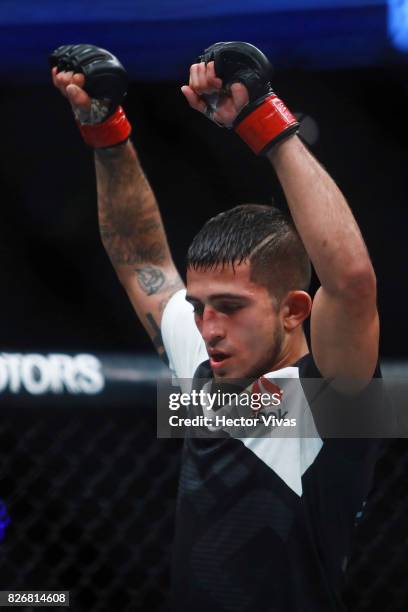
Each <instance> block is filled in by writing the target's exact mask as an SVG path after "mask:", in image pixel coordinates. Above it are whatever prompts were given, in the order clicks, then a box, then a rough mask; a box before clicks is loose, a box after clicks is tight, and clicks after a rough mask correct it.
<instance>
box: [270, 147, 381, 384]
mask: <svg viewBox="0 0 408 612" xmlns="http://www.w3.org/2000/svg"><path fill="white" fill-rule="evenodd" d="M267 155H268V158H269V160H270V161H271V163H272V165H273V167H274V169H275V171H276V173H277V176H278V178H279V181H280V183H281V185H282V187H283V190H284V193H285V196H286V199H287V202H288V205H289V208H290V211H291V214H292V217H293V220H294V223H295V225H296V228H297V230H298V232H299V234H300V236H301V238H302V241H303V243H304V245H305V248H306V250H307V253H308V255H309V257H310V259H311V261H312V263H313V265H314V268H315V270H316V273H317V276H318V278H319V280H320V283H321V287H320V288H319V290H318V291H317V293H316V296H315V298H314V302H313V308H312V315H311V349H312V354H313V357H314V360H315V362H316V365H317V367H318V368H319V370H320V372H321V373H322V375H323V376H324V377H328V378H335V379H336V380H337V386H338V387H339V388H342V386H343V385H346V388H349V387H350V385H351V388H352V389H358V388H361V387H363V386H364V385H365V384H366V383H367V382H368V381H369V380H370V379H371V377H372V374H373V372H374V370H375V367H376V363H377V360H378V341H379V320H378V311H377V296H376V277H375V273H374V269H373V266H372V264H371V261H370V257H369V254H368V251H367V248H366V245H365V243H364V240H363V238H362V236H361V233H360V230H359V228H358V225H357V222H356V220H355V219H354V216H353V214H352V212H351V210H350V208H349V206H348V204H347V202H346V200H345V198H344V196H343V195H342V193H341V191H340V190H339V188H338V187H337V185H336V184H335V182H334V181H333V180H332V179H331V177H330V176H329V175H328V173H327V172H326V171H325V170H324V169H323V168H322V166H321V165H320V164H319V163H318V162H317V161H316V159H315V158H314V157H313V156H312V155H311V154H310V152H309V151H308V150H307V148H306V147H305V146H304V145H303V144H302V142H301V141H300V139H299V138H298V137H297V136H292V137H289V138H288V139H286V140H283V141H282V142H281V143H278V144H277V145H275V146H274V147H273V148H272V149H271V150H270V151H269V152H268V154H267ZM344 379H347V382H346V381H345V380H344ZM335 384H336V383H335Z"/></svg>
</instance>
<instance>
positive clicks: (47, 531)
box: [0, 0, 408, 612]
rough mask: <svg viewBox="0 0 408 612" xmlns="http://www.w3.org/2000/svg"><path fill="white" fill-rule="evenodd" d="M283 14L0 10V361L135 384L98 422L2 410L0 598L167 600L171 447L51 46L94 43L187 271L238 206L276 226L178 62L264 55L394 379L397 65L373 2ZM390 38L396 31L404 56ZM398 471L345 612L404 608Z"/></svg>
mask: <svg viewBox="0 0 408 612" xmlns="http://www.w3.org/2000/svg"><path fill="white" fill-rule="evenodd" d="M285 4H286V5H287V9H288V10H285V6H284V5H285ZM293 4H295V3H294V1H293V2H292V3H289V2H287V3H285V2H284V1H283V0H282V1H279V2H278V0H276V2H271V3H270V6H269V7H268V6H267V3H265V2H261V1H260V0H254V1H253V2H251V6H250V7H248V3H240V2H239V0H234V1H230V0H228V2H227V1H225V2H223V1H221V2H219V1H217V2H214V1H212V0H208V2H206V3H205V4H204V3H196V2H193V0H192V1H191V2H189V1H188V0H179V1H178V0H174V1H172V2H159V1H157V2H156V1H153V0H139V1H138V2H137V3H135V2H134V1H133V0H118V2H115V4H113V3H112V2H109V1H108V0H100V1H98V2H96V3H84V2H79V1H78V0H72V2H70V3H62V2H58V1H55V0H54V1H51V0H38V1H37V2H36V3H34V2H29V1H27V2H21V3H15V2H12V1H11V0H3V1H2V2H1V3H0V116H1V145H2V146H1V147H0V185H1V196H2V197H1V220H0V270H1V272H2V279H3V282H2V284H1V290H2V291H1V310H0V312H1V318H0V338H1V340H0V351H11V352H22V353H25V352H31V353H32V352H35V353H37V352H40V353H41V352H48V351H51V352H58V353H60V352H65V353H69V352H93V351H95V352H105V351H107V352H108V353H109V355H110V357H109V358H110V359H111V358H112V353H111V352H112V351H114V352H115V353H123V354H124V355H122V356H119V363H122V365H119V366H117V368H116V370H115V367H111V368H110V371H111V373H112V372H114V373H115V372H116V373H118V372H122V373H123V370H124V369H126V368H124V367H123V364H126V367H127V372H129V371H131V372H132V373H134V375H135V377H134V379H131V377H130V378H129V380H127V381H125V382H124V383H123V384H122V382H123V381H120V380H116V382H115V384H116V385H117V387H115V389H117V391H115V393H116V395H115V397H111V395H109V393H106V392H105V393H103V394H101V395H100V396H96V397H95V398H93V399H92V398H91V400H92V402H93V403H92V402H91V403H89V402H88V399H89V398H86V397H84V396H73V395H69V393H65V394H64V396H63V397H62V396H60V397H57V396H52V394H49V395H48V396H47V397H45V396H44V397H42V396H41V397H37V398H33V397H32V396H29V394H27V393H24V392H22V393H20V394H18V395H17V394H16V396H15V397H13V398H10V395H11V394H8V396H7V398H6V396H4V395H1V397H0V405H1V419H0V529H1V527H2V525H4V524H5V520H4V516H5V515H4V512H6V513H7V514H8V515H9V517H10V523H9V525H8V526H7V527H6V528H5V531H4V532H1V531H0V588H2V589H8V588H15V589H30V588H35V589H43V588H48V589H69V590H70V591H71V597H72V609H74V610H75V611H81V612H82V611H84V612H85V611H86V612H89V610H92V612H94V611H95V612H97V611H98V610H101V611H104V612H105V611H108V610H109V611H111V610H113V609H115V610H120V611H121V612H122V611H123V612H125V610H126V611H127V610H129V612H135V611H139V610H140V611H141V612H145V611H146V612H147V611H149V612H154V611H157V612H158V611H159V610H160V611H161V609H162V604H164V603H165V601H166V599H167V595H168V588H169V560H170V555H171V544H172V537H173V523H174V509H175V495H176V489H177V477H178V469H179V447H180V444H179V441H176V440H168V441H163V440H157V439H156V430H155V426H156V423H155V410H154V405H155V389H154V384H153V383H154V379H155V377H156V375H158V369H157V367H158V366H157V364H158V360H157V359H155V358H154V357H153V358H152V359H150V360H149V359H147V355H148V354H149V355H151V356H153V355H154V353H153V348H152V347H151V344H150V341H149V340H148V339H147V337H146V335H145V332H144V331H143V329H142V327H141V325H140V324H139V322H138V320H137V318H136V316H135V314H134V312H133V310H132V307H131V305H130V303H129V302H128V299H127V297H126V295H125V293H124V291H123V289H122V288H121V286H120V284H119V283H118V281H117V279H116V277H115V274H114V271H113V269H112V267H111V265H110V262H109V260H108V258H107V256H106V255H105V253H104V251H103V248H102V245H101V242H100V239H99V234H98V227H97V216H96V192H95V179H94V171H93V159H92V152H91V151H90V150H89V149H88V148H87V147H86V146H85V145H84V144H83V142H82V141H81V138H80V136H79V134H78V132H77V128H76V126H75V123H74V121H73V117H72V114H71V111H70V108H69V105H68V103H67V102H66V100H64V99H63V98H62V97H61V96H60V94H59V93H58V92H57V91H56V90H54V88H53V87H52V85H51V82H50V80H49V76H48V69H47V54H48V53H49V52H50V51H52V50H53V49H54V48H55V47H56V46H58V45H60V44H63V43H71V42H84V41H85V42H87V41H89V42H92V43H94V44H98V45H101V46H105V47H107V48H109V49H110V50H111V51H112V52H114V53H116V54H117V55H118V56H119V57H120V59H122V61H123V62H124V64H125V65H126V67H127V68H128V70H129V73H130V76H131V86H130V89H129V94H128V97H127V100H126V102H125V107H126V111H127V113H128V115H129V118H130V120H131V122H132V124H133V129H134V131H133V141H134V143H135V145H136V148H137V150H138V152H139V154H140V157H141V160H142V164H143V167H144V169H145V171H146V173H147V175H148V178H149V180H150V182H151V184H152V187H153V189H154V191H155V193H156V196H157V199H158V202H159V204H160V208H161V211H162V214H163V217H164V221H165V226H166V229H167V232H168V235H169V242H170V245H171V247H172V252H173V255H174V258H175V261H176V263H177V265H178V267H179V269H180V271H182V272H184V254H185V252H186V249H187V246H188V244H189V243H190V241H191V239H192V237H193V235H194V233H195V232H196V231H197V230H198V229H199V228H200V226H201V225H202V223H203V222H204V221H205V220H206V219H207V218H208V217H209V216H211V215H213V214H215V213H217V212H219V211H221V210H224V209H226V208H228V207H232V206H235V205H236V204H239V203H243V202H260V203H271V202H272V201H273V202H275V203H276V204H277V205H278V206H282V207H285V202H284V199H283V197H282V192H281V189H280V187H279V185H278V183H277V180H276V178H275V177H274V174H273V171H272V169H271V167H270V165H269V164H268V162H267V160H265V159H260V158H256V157H255V156H254V155H253V154H252V153H251V152H250V151H249V150H248V149H247V148H246V147H245V145H244V144H243V143H241V142H240V141H239V139H238V138H237V137H236V136H235V135H234V134H233V133H230V132H228V131H227V130H223V129H220V128H217V127H216V126H214V125H212V124H211V123H210V122H208V121H207V120H206V119H205V118H204V117H202V116H200V115H199V114H198V113H195V112H194V111H192V110H191V109H189V107H188V105H187V103H186V102H185V100H184V98H183V96H182V94H181V93H180V86H181V85H182V84H183V83H184V82H185V78H186V77H187V74H188V66H189V63H190V62H191V61H193V60H194V58H195V57H196V55H197V54H198V53H200V52H201V51H202V50H203V48H205V47H206V46H208V45H209V44H211V43H213V42H215V41H216V40H233V39H240V40H248V41H250V42H253V43H254V44H256V45H258V46H259V47H260V48H262V49H263V50H264V51H265V52H267V54H268V55H269V56H270V58H271V59H272V61H273V63H274V64H275V68H276V71H275V76H274V79H273V85H274V87H275V89H276V91H277V92H278V94H279V95H280V96H281V97H282V98H283V99H284V100H285V102H286V103H287V105H288V106H289V108H290V109H291V110H292V111H294V112H296V113H300V114H301V115H302V116H306V117H309V118H312V120H313V121H314V122H315V125H316V126H317V130H318V139H317V141H316V142H315V144H313V146H312V151H313V153H314V154H315V155H316V156H317V157H318V159H319V160H320V161H321V162H322V163H323V164H324V166H325V167H326V168H327V170H328V171H329V173H330V174H331V175H332V176H333V178H334V179H335V180H336V181H337V183H338V184H339V186H340V187H341V189H342V190H343V192H344V194H345V196H346V197H347V199H348V201H349V203H350V206H351V207H352V210H353V212H354V214H355V216H356V218H357V220H358V222H359V224H360V227H361V230H362V232H363V235H364V237H365V239H366V242H367V245H368V248H369V251H370V254H371V256H372V259H373V262H374V266H375V269H376V272H377V277H378V294H379V307H380V316H381V323H382V345H381V353H382V356H383V358H386V359H388V360H399V363H400V366H401V369H400V373H401V372H404V367H405V368H406V365H404V360H406V358H407V349H406V346H407V341H408V325H407V317H406V312H405V311H406V299H407V290H406V282H407V281H406V272H405V268H406V242H407V240H406V233H407V227H408V223H407V221H408V213H407V204H406V202H407V195H408V189H407V187H408V185H407V171H406V168H407V161H408V160H407V157H408V156H407V147H406V138H407V126H406V114H407V102H408V90H407V83H408V79H407V76H408V74H407V73H408V71H407V66H408V56H407V55H404V54H401V53H399V52H398V51H397V50H396V49H394V48H393V47H392V44H391V41H390V36H389V33H388V30H387V28H388V24H387V19H388V17H389V13H388V12H387V7H386V4H387V3H386V2H383V1H382V0H373V1H372V2H369V1H368V0H367V1H364V2H358V1H357V0H355V1H352V0H350V1H347V2H345V1H343V0H332V2H328V1H326V0H314V1H312V0H311V1H310V2H308V1H307V0H304V1H303V0H299V1H298V0H297V2H296V5H297V6H298V7H300V8H299V10H296V11H295V10H293V6H292V5H293ZM388 4H389V6H391V5H392V6H394V8H395V9H396V10H397V8H398V7H399V9H400V10H401V11H403V10H404V5H405V3H404V2H397V1H396V0H395V1H391V0H390V2H389V3H388ZM261 5H263V9H262V10H263V11H264V12H262V11H260V12H259V11H258V12H256V9H258V8H259V6H261ZM84 6H85V8H86V10H84ZM175 7H176V8H178V11H179V13H178V14H175V12H174V9H175ZM334 7H336V8H334ZM300 9H302V10H300ZM249 10H251V11H253V12H252V13H250V14H249V13H248V11H249ZM403 23H404V21H403V19H402V16H401V18H399V17H398V15H397V19H396V21H395V22H394V25H396V27H397V30H399V36H400V38H399V41H400V43H401V44H402V43H403V34H404V33H403V28H402V25H403ZM400 26H401V27H400ZM309 123H310V120H309ZM310 197H311V198H313V191H311V193H310ZM315 287H316V279H315V280H314V285H313V288H315ZM135 354H139V355H140V358H139V360H138V359H137V358H136V357H135ZM121 360H122V361H121ZM116 365H117V364H116ZM405 371H406V370H405ZM138 376H139V378H140V379H138ZM148 379H149V380H150V383H147V382H146V381H147V380H148ZM129 381H131V382H132V384H133V385H134V386H133V387H132V389H131V392H130V393H129V395H128V396H126V393H125V392H124V391H125V387H126V384H127V383H129ZM135 381H136V382H135ZM152 385H153V386H152ZM34 399H35V400H36V401H35V402H34ZM11 400H12V401H11ZM407 466H408V452H407V445H406V441H405V440H392V441H390V443H389V445H388V446H387V448H386V450H385V452H384V454H383V456H382V457H381V459H380V461H379V462H378V464H377V467H376V476H375V482H374V487H373V490H372V492H371V494H370V496H369V499H368V503H367V506H366V510H365V513H364V517H365V518H364V520H363V521H362V523H361V525H360V528H359V529H357V530H356V537H355V545H354V555H353V557H352V559H351V561H350V565H349V571H348V576H347V588H346V591H345V600H346V602H347V604H348V606H349V609H350V610H352V612H372V610H374V609H376V608H378V609H381V610H384V612H402V611H403V610H404V611H405V610H406V609H407V605H408V593H407V584H406V571H405V567H406V558H407V546H406V542H407V541H408V534H407V521H406V516H407V512H408V494H407V491H408V488H407V476H406V474H407ZM2 512H3V514H2Z"/></svg>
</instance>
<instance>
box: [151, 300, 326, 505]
mask: <svg viewBox="0 0 408 612" xmlns="http://www.w3.org/2000/svg"><path fill="white" fill-rule="evenodd" d="M185 295H186V290H185V289H182V290H180V291H177V293H175V294H174V295H173V296H172V297H171V299H170V300H169V302H168V303H167V305H166V308H165V309H164V312H163V317H162V323H161V332H162V337H163V344H164V347H165V349H166V352H167V356H168V358H169V365H170V369H171V371H172V373H173V376H175V377H176V378H177V379H182V380H180V381H179V382H180V386H181V387H182V390H183V391H189V390H190V388H191V379H192V378H193V376H194V373H195V371H196V369H197V367H198V366H199V365H200V363H202V362H203V361H206V360H207V359H208V354H207V351H206V348H205V344H204V341H203V339H202V337H201V335H200V333H199V331H198V329H197V326H196V324H195V321H194V313H193V307H192V306H191V304H189V302H186V300H185ZM265 377H266V378H268V379H269V380H271V381H273V382H275V381H278V379H283V380H280V381H279V383H277V384H279V386H280V388H281V389H282V390H283V397H284V405H285V407H288V408H289V414H288V415H287V416H288V418H296V421H297V428H296V429H297V431H298V432H299V436H300V437H297V438H294V437H282V435H284V433H283V430H282V428H279V429H278V430H274V431H272V433H271V437H267V438H239V439H240V441H241V442H242V443H243V444H244V445H245V446H246V447H247V448H248V450H250V451H251V452H253V453H254V454H255V455H256V456H257V457H258V458H259V459H260V460H261V461H263V462H264V463H265V464H266V465H267V466H268V467H269V468H271V469H272V470H273V471H274V472H275V473H276V474H277V475H278V476H279V477H280V478H281V479H282V480H283V481H284V482H285V483H286V484H287V486H288V487H290V488H291V489H292V491H294V492H295V493H296V494H297V495H299V496H301V495H302V476H303V474H304V473H305V472H306V470H307V469H308V467H309V466H310V465H311V464H312V463H313V462H314V460H315V459H316V457H317V455H318V454H319V451H320V449H321V448H322V446H323V441H322V440H321V438H320V437H319V435H318V433H317V430H316V427H315V424H314V420H313V415H312V412H311V410H310V407H309V404H308V402H307V399H306V396H305V394H304V392H303V389H302V385H301V383H300V380H299V381H298V384H296V385H293V381H290V380H287V382H286V381H285V379H299V368H297V367H287V368H282V369H281V370H276V371H275V372H269V373H267V374H265ZM183 379H187V380H186V381H185V382H184V381H183ZM287 433H288V434H289V435H290V433H289V431H288V432H287ZM292 435H293V433H292ZM278 436H279V437H278Z"/></svg>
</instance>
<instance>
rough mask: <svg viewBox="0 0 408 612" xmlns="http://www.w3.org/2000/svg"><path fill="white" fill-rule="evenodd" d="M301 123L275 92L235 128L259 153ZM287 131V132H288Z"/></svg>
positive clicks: (254, 150) (294, 130)
mask: <svg viewBox="0 0 408 612" xmlns="http://www.w3.org/2000/svg"><path fill="white" fill-rule="evenodd" d="M298 127H299V123H298V121H297V119H296V117H294V116H293V115H292V113H291V112H290V110H289V109H288V108H287V107H286V106H285V104H284V103H283V102H282V100H280V99H279V98H278V97H277V96H275V94H272V95H271V96H269V97H268V98H266V100H264V101H263V102H262V103H261V104H260V105H259V106H258V107H257V108H255V110H253V111H252V112H251V113H250V114H249V115H248V116H247V117H245V119H243V120H242V121H241V122H240V123H239V124H238V125H237V126H236V127H235V128H234V129H235V131H236V133H237V134H238V135H239V136H240V137H241V138H242V140H243V141H244V142H246V143H247V145H248V146H249V147H250V148H251V149H252V151H253V152H254V153H256V154H257V155H258V154H259V153H262V152H266V151H264V150H268V149H269V147H270V146H272V145H273V144H275V143H276V142H278V141H279V140H281V139H282V138H285V137H286V136H289V135H290V134H293V133H294V132H296V131H297V129H298ZM286 132H287V134H286Z"/></svg>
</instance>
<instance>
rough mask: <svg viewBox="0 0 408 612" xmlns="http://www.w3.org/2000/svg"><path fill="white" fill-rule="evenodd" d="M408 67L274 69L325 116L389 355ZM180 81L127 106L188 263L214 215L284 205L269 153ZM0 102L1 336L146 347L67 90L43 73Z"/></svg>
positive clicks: (300, 100) (399, 265)
mask: <svg viewBox="0 0 408 612" xmlns="http://www.w3.org/2000/svg"><path fill="white" fill-rule="evenodd" d="M44 70H45V71H46V70H47V68H46V67H45V68H44ZM406 77H407V69H406V66H405V65H403V64H399V65H391V64H389V65H387V64H384V65H379V66H377V67H369V68H359V69H357V68H354V69H349V70H346V69H342V70H333V71H328V70H325V71H311V70H309V71H304V70H295V69H292V70H285V71H282V70H281V71H278V72H277V73H276V75H275V79H274V86H275V88H276V90H277V91H278V93H279V94H280V96H281V97H283V99H284V100H285V101H286V103H287V104H288V106H289V107H290V108H291V109H292V110H293V111H294V112H300V113H302V114H303V115H307V116H309V117H312V118H313V119H314V121H315V122H316V123H317V126H318V130H319V138H318V141H317V143H316V144H315V145H314V146H313V147H312V150H313V152H314V154H315V155H316V156H317V157H318V159H319V160H320V161H321V162H322V163H323V164H324V165H325V167H326V168H327V170H328V171H329V173H330V174H331V175H332V176H333V178H334V179H335V180H336V181H337V183H338V184H339V186H340V187H341V189H342V190H343V192H344V194H345V195H346V197H347V199H348V201H349V203H350V206H351V207H352V210H353V212H354V214H355V216H356V218H357V220H358V222H359V224H360V227H361V229H362V232H363V234H364V237H365V239H366V242H367V245H368V247H369V250H370V253H371V256H372V258H373V262H374V265H375V268H376V271H377V275H378V292H379V306H380V313H381V321H382V355H383V356H385V357H398V358H404V357H406V348H405V345H406V342H407V340H408V335H407V331H408V330H407V319H406V314H405V310H406V274H405V268H406V256H405V246H406V232H407V227H408V223H407V221H408V214H407V194H408V189H407V187H408V185H407V173H406V168H407V161H408V159H407V157H408V156H407V152H406V136H407V127H406V109H407V102H408V95H407V87H406V83H407V78H406ZM182 84H183V81H179V82H161V83H157V82H149V83H143V82H134V83H132V84H131V87H130V90H129V94H128V98H127V101H126V110H127V113H128V115H129V117H130V120H131V122H132V124H133V130H134V131H133V140H134V143H135V145H136V148H137V150H138V151H139V153H140V157H141V160H142V164H143V167H144V169H145V171H146V173H147V175H148V178H149V180H150V182H151V185H152V187H153V189H154V191H155V193H156V196H157V199H158V202H159V205H160V207H161V211H162V214H163V217H164V221H165V226H166V228H167V231H168V234H169V240H170V245H171V247H172V251H173V255H174V258H175V261H176V263H177V265H178V267H179V269H180V270H181V271H184V254H185V252H186V249H187V247H188V244H189V242H190V241H191V239H192V236H193V235H194V233H195V232H196V231H197V230H198V229H199V228H200V226H201V224H202V223H203V222H204V221H205V220H206V219H207V218H208V217H209V216H211V215H213V214H215V213H217V212H219V211H221V210H224V209H226V208H228V207H232V206H234V205H236V204H239V203H243V202H260V203H270V202H271V201H272V200H273V201H274V202H275V203H276V204H277V205H279V206H283V207H284V206H285V203H284V199H283V197H282V193H281V190H280V187H279V185H278V183H277V180H276V178H275V177H274V174H273V171H272V169H271V167H270V165H269V163H268V162H267V161H266V160H265V159H261V158H256V157H255V156H254V155H253V154H252V153H251V152H250V151H249V149H247V148H246V146H245V145H244V144H243V143H241V142H240V140H239V139H238V138H237V137H236V136H235V135H234V134H233V133H231V132H229V131H227V130H223V129H220V128H217V127H216V126H214V125H212V124H211V123H210V122H208V121H207V120H206V119H205V118H204V117H202V116H201V115H199V114H198V113H196V112H194V111H192V110H191V109H190V108H189V107H188V105H187V103H186V102H185V100H184V97H183V96H182V94H181V92H180V85H182ZM0 112H1V117H2V128H1V133H2V144H3V146H2V147H1V152H0V176H1V185H2V192H1V193H2V198H1V200H2V205H1V210H2V214H1V224H0V245H1V246H0V256H1V267H2V271H3V283H2V295H1V312H2V326H1V327H2V329H1V343H2V348H3V349H4V350H17V349H18V350H34V349H35V350H49V349H52V350H54V349H60V348H61V347H63V348H64V349H65V350H78V349H81V350H115V351H152V349H151V347H150V343H149V341H148V340H147V339H146V337H145V334H144V332H143V330H142V328H141V326H140V324H139V323H138V321H137V319H136V317H135V315H134V314H133V311H132V308H131V306H130V304H129V303H128V300H127V297H126V295H125V294H124V291H123V290H122V288H121V286H120V285H119V283H118V282H117V280H116V277H115V275H114V272H113V270H112V268H111V265H110V262H109V260H108V258H107V257H106V255H105V253H104V251H103V248H102V246H101V243H100V240H99V235H98V228H97V218H96V193H95V179H94V170H93V159H92V152H91V151H90V150H89V149H88V148H87V147H86V146H85V145H84V144H83V143H82V141H81V138H80V136H79V134H78V133H77V128H76V126H75V123H74V121H73V118H72V116H71V111H70V108H69V106H68V104H67V102H66V100H65V99H63V98H62V97H61V96H60V94H59V93H58V92H57V91H56V90H55V89H54V88H53V87H52V85H51V84H50V83H47V82H44V83H41V84H39V85H26V86H24V87H18V86H16V85H15V84H14V85H10V86H8V87H4V88H3V89H2V91H1V98H0ZM310 198H313V191H312V192H311V193H310Z"/></svg>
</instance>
